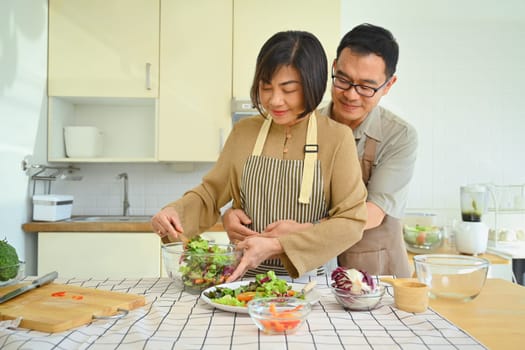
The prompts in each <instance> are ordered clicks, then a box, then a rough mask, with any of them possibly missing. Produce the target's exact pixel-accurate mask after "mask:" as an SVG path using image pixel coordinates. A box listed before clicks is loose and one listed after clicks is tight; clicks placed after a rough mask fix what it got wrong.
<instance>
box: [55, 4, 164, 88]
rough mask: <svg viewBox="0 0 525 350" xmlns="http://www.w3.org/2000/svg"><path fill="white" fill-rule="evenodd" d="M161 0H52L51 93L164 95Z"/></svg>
mask: <svg viewBox="0 0 525 350" xmlns="http://www.w3.org/2000/svg"><path fill="white" fill-rule="evenodd" d="M159 6H160V4H159V0H111V1H107V0H76V1H71V0H50V1H49V73H48V74H49V81H48V94H49V96H90V97H126V98H128V97H153V98H156V97H157V96H158V76H159V11H160V9H159Z"/></svg>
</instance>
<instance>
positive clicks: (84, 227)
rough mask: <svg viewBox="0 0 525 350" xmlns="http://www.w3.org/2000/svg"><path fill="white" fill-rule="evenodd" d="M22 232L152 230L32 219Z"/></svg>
mask: <svg viewBox="0 0 525 350" xmlns="http://www.w3.org/2000/svg"><path fill="white" fill-rule="evenodd" d="M22 229H23V230H24V232H39V233H41V232H152V231H153V228H152V227H151V223H150V222H138V221H137V222H135V221H126V222H102V221H100V222H88V221H55V222H44V221H32V222H28V223H25V224H23V225H22ZM208 231H209V232H217V231H224V229H223V227H222V224H221V223H217V224H215V225H213V226H212V227H211V228H210V229H209V230H208Z"/></svg>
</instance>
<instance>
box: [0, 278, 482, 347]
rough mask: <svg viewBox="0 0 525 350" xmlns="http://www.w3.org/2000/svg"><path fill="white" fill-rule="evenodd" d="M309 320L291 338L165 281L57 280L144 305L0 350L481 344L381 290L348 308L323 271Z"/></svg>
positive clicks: (14, 340)
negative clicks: (359, 306)
mask: <svg viewBox="0 0 525 350" xmlns="http://www.w3.org/2000/svg"><path fill="white" fill-rule="evenodd" d="M310 279H316V280H317V286H316V289H317V290H318V292H319V293H320V295H321V298H320V301H319V303H316V304H315V305H314V307H313V310H312V313H311V314H310V315H309V317H308V319H307V322H306V323H305V324H304V325H303V326H302V327H301V328H300V329H299V330H298V331H297V332H296V333H295V334H293V335H266V334H264V333H262V332H259V331H258V329H257V327H256V326H255V325H254V324H253V322H252V320H251V319H250V317H249V315H248V314H240V313H231V312H226V311H222V310H218V309H215V308H213V307H212V306H210V305H208V304H206V303H205V302H203V301H202V300H201V299H200V298H199V296H198V295H195V294H190V293H187V292H185V291H182V290H181V289H180V288H177V287H176V286H175V285H174V284H173V282H172V281H171V280H170V279H168V278H158V279H154V278H152V279H123V280H113V279H107V280H98V279H59V280H57V281H56V282H57V283H63V284H71V285H76V286H80V287H87V288H99V289H105V290H112V291H118V292H125V293H133V294H139V295H144V296H145V297H146V305H145V306H143V307H141V308H138V309H135V310H132V311H130V312H129V314H128V315H126V316H125V317H123V318H121V319H113V320H96V321H93V322H92V323H91V324H89V325H86V326H83V327H79V328H75V329H72V330H69V331H65V332H61V333H42V332H37V331H32V330H27V329H21V328H18V329H14V330H13V329H1V330H0V348H1V349H19V350H22V349H38V350H45V349H96V350H99V349H104V350H105V349H125V350H127V349H153V350H157V349H159V350H161V349H204V350H214V349H240V350H251V349H261V350H266V349H267V350H275V349H308V350H309V349H312V350H314V349H319V350H330V349H352V350H357V349H359V350H361V349H363V350H364V349H374V350H378V349H385V350H386V349H388V350H392V349H410V350H416V349H440V350H441V349H461V350H464V349H465V350H466V349H485V347H484V346H483V345H481V344H480V343H479V342H478V341H477V340H476V339H474V338H472V337H471V336H470V335H469V334H467V333H466V332H464V331H463V330H461V329H459V328H457V327H456V326H455V325H454V324H452V323H451V322H450V321H448V320H446V319H444V318H443V317H441V316H440V315H439V314H437V313H436V312H434V311H433V310H431V309H429V310H427V311H426V312H424V313H420V314H412V313H407V312H403V311H400V310H398V309H396V308H395V307H394V301H393V297H392V293H393V290H392V289H391V287H388V288H387V293H386V294H385V296H384V298H383V300H382V303H381V306H380V307H378V308H376V309H375V310H373V311H359V312H358V311H348V310H345V309H343V308H342V307H341V306H340V305H339V304H338V303H337V301H336V300H335V298H334V297H333V295H332V294H331V291H330V289H329V288H328V285H327V283H328V282H329V280H327V277H326V276H319V277H313V276H309V277H305V278H302V279H296V280H290V282H294V283H307V282H308V280H310Z"/></svg>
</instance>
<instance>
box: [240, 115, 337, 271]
mask: <svg viewBox="0 0 525 350" xmlns="http://www.w3.org/2000/svg"><path fill="white" fill-rule="evenodd" d="M271 123H272V119H271V118H269V117H268V118H267V119H266V120H265V121H264V123H263V125H262V126H261V129H260V131H259V135H258V137H257V141H256V142H255V146H254V149H253V151H252V154H251V156H250V157H249V158H248V160H247V161H246V163H245V165H244V169H243V174H242V178H241V189H240V190H241V194H240V195H241V205H242V208H243V209H244V211H245V212H246V214H247V215H248V216H249V217H250V218H251V219H252V223H251V224H250V225H248V227H249V228H250V229H252V230H254V231H256V232H263V231H264V229H265V228H266V227H267V226H268V225H269V224H271V223H273V222H275V221H278V220H295V221H296V222H298V223H305V222H316V221H318V220H321V219H322V218H324V217H326V216H327V215H328V208H327V205H326V200H325V196H324V191H323V179H322V175H321V164H320V161H319V160H318V159H317V150H318V145H317V118H316V116H315V113H312V114H310V119H309V121H308V130H307V136H306V144H305V158H304V160H284V159H276V158H268V157H264V156H261V153H262V149H263V147H264V144H265V142H266V137H267V135H268V132H269V130H270V126H271ZM292 234H293V233H292ZM268 270H273V271H275V273H276V274H278V275H288V272H287V271H286V269H285V268H284V267H283V265H282V264H281V261H280V260H279V259H269V260H266V261H264V262H263V263H261V264H260V265H259V267H258V268H256V269H253V270H249V271H248V272H247V273H246V274H245V276H254V275H255V274H257V273H265V272H266V271H268ZM322 273H324V270H323V269H322V268H319V269H318V270H317V274H322Z"/></svg>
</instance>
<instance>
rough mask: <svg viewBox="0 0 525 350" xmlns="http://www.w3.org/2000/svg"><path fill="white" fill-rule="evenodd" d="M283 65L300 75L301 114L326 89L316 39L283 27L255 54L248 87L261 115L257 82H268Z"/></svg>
mask: <svg viewBox="0 0 525 350" xmlns="http://www.w3.org/2000/svg"><path fill="white" fill-rule="evenodd" d="M283 66H292V67H294V68H295V69H297V71H298V72H299V75H300V76H301V84H302V86H303V94H304V108H305V110H304V112H303V113H301V114H300V115H299V116H298V117H299V118H303V117H305V116H306V115H308V114H309V113H311V112H312V111H314V110H315V109H316V108H317V106H318V105H319V104H320V103H321V100H322V98H323V95H324V92H325V90H326V82H327V76H328V63H327V59H326V53H325V51H324V49H323V46H322V45H321V42H320V41H319V39H317V38H316V37H315V36H314V35H313V34H311V33H308V32H304V31H295V30H293V31H283V32H278V33H276V34H274V35H273V36H272V37H271V38H270V39H268V40H267V41H266V42H265V43H264V45H263V46H262V48H261V51H260V52H259V55H258V56H257V64H256V67H255V75H254V77H253V83H252V87H251V90H250V97H251V100H252V103H253V105H254V107H255V108H257V110H258V111H259V112H260V113H261V114H263V115H265V112H264V110H263V107H262V105H261V100H260V96H259V82H261V81H263V82H270V81H271V80H272V77H273V75H274V74H275V72H276V71H277V70H278V69H279V68H281V67H283Z"/></svg>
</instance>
